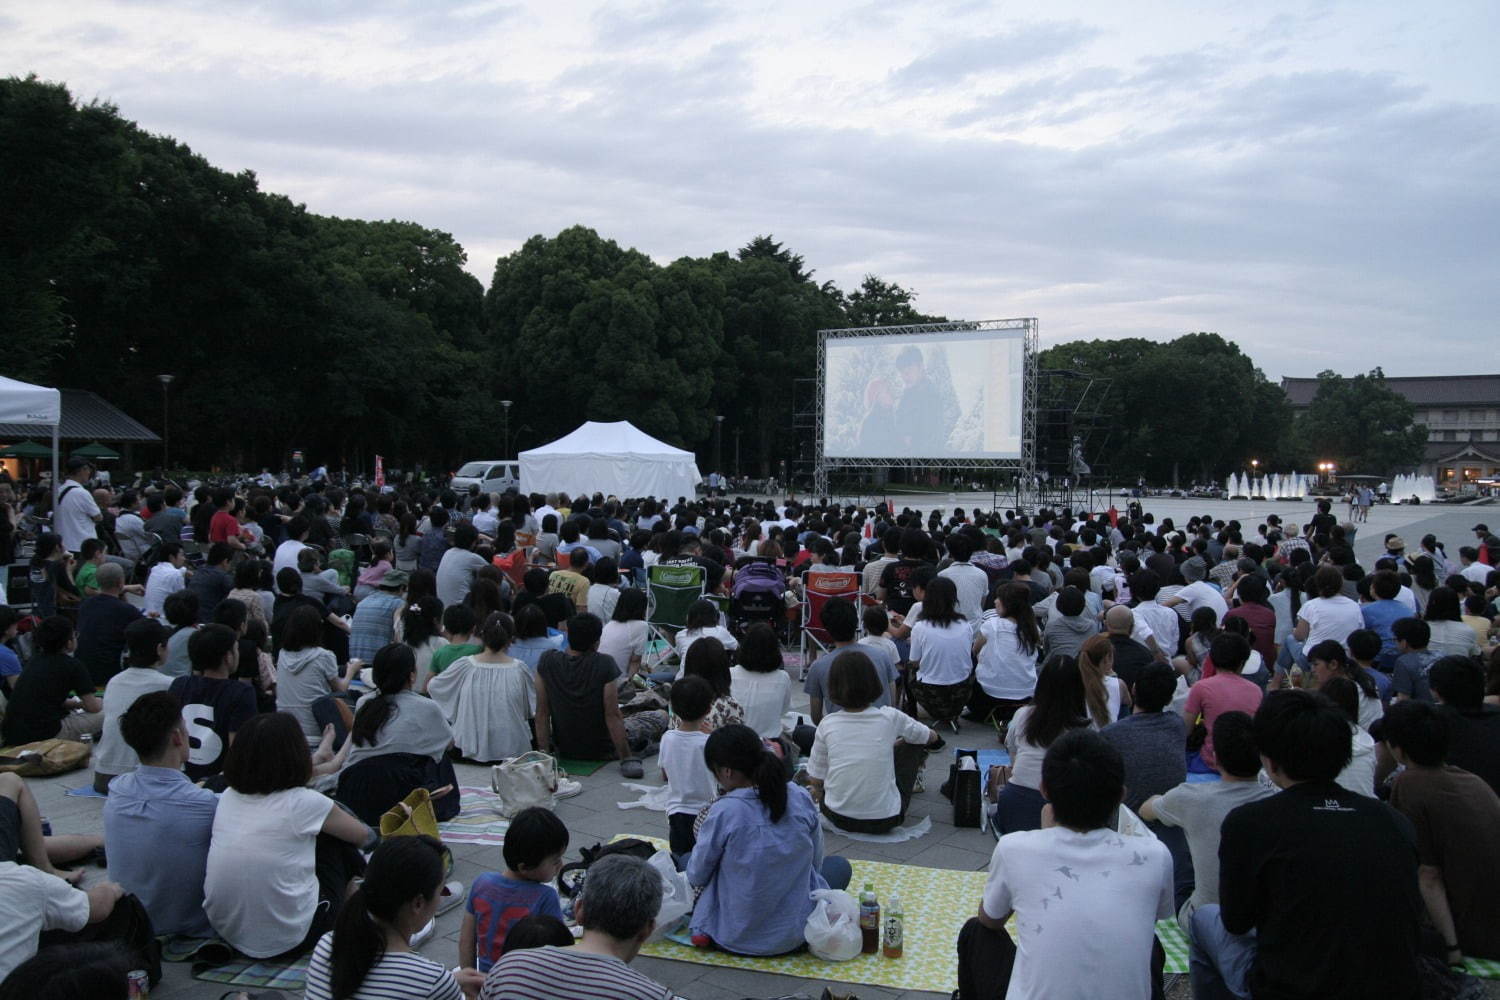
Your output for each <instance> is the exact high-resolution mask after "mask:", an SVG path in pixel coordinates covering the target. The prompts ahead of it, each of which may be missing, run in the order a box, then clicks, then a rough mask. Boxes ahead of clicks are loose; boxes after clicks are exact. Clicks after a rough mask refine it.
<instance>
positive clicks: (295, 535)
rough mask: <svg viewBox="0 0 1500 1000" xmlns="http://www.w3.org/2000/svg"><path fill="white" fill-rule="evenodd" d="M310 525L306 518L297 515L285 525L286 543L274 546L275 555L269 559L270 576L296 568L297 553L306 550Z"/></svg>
mask: <svg viewBox="0 0 1500 1000" xmlns="http://www.w3.org/2000/svg"><path fill="white" fill-rule="evenodd" d="M310 527H311V525H309V524H308V522H307V517H306V516H305V515H302V514H298V515H297V516H296V517H294V518H292V519H291V520H290V521H288V522H287V523H286V541H284V542H282V543H281V544H280V545H278V546H276V554H275V555H274V556H273V557H272V558H271V574H272V576H273V577H274V576H275V575H276V574H277V573H280V572H281V571H282V570H284V569H296V568H297V553H299V552H301V551H302V550H303V549H305V548H307V542H306V541H304V539H306V538H307V532H308V529H309V528H310Z"/></svg>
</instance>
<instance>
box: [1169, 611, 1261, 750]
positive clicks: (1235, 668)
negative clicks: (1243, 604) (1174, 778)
mask: <svg viewBox="0 0 1500 1000" xmlns="http://www.w3.org/2000/svg"><path fill="white" fill-rule="evenodd" d="M1209 656H1210V657H1211V658H1212V659H1213V661H1214V673H1213V676H1212V677H1205V678H1203V679H1202V680H1200V681H1199V682H1198V683H1196V684H1194V685H1193V686H1192V688H1191V689H1190V690H1189V691H1188V698H1187V706H1186V707H1185V708H1184V709H1183V710H1182V718H1183V721H1184V722H1186V723H1187V727H1188V729H1189V730H1190V731H1191V730H1192V728H1193V724H1194V723H1195V722H1197V720H1198V716H1200V715H1201V716H1203V725H1204V726H1205V727H1206V728H1207V729H1208V738H1207V739H1205V740H1204V741H1203V750H1202V751H1201V754H1200V755H1201V756H1202V758H1203V763H1204V764H1206V765H1208V767H1210V768H1213V767H1215V766H1217V761H1216V760H1215V758H1214V737H1213V732H1214V720H1216V719H1218V717H1219V716H1220V715H1221V714H1222V713H1224V712H1244V713H1246V714H1247V715H1254V714H1255V710H1256V709H1257V708H1259V707H1260V700H1261V697H1262V694H1263V692H1262V691H1261V689H1260V687H1259V686H1258V685H1257V684H1256V683H1255V682H1254V681H1252V680H1249V679H1247V678H1246V677H1245V676H1243V675H1242V674H1241V673H1240V670H1241V669H1242V668H1243V667H1244V666H1245V661H1246V660H1248V659H1249V658H1250V643H1248V642H1246V641H1245V637H1244V636H1242V635H1239V634H1237V633H1235V632H1221V633H1219V635H1218V636H1217V637H1216V638H1215V639H1214V641H1213V645H1212V646H1211V647H1210V648H1209Z"/></svg>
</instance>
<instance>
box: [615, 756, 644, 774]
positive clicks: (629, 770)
mask: <svg viewBox="0 0 1500 1000" xmlns="http://www.w3.org/2000/svg"><path fill="white" fill-rule="evenodd" d="M620 773H621V774H622V775H624V776H625V777H627V778H644V777H645V776H646V766H645V765H644V764H642V763H641V759H640V758H639V757H626V758H625V759H624V760H622V761H620Z"/></svg>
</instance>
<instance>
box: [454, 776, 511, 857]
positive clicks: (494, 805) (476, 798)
mask: <svg viewBox="0 0 1500 1000" xmlns="http://www.w3.org/2000/svg"><path fill="white" fill-rule="evenodd" d="M458 793H459V797H460V798H459V801H460V802H461V803H462V805H461V806H460V807H459V810H458V815H457V816H455V817H453V818H452V819H450V820H448V821H447V822H445V823H439V824H438V833H439V834H440V835H441V836H442V838H443V843H445V844H503V843H505V831H506V830H508V829H509V828H510V820H508V819H506V818H505V817H504V816H501V815H500V796H498V795H496V794H495V793H494V792H492V791H490V790H489V789H488V788H470V787H468V786H467V785H465V786H463V787H461V788H459V790H458Z"/></svg>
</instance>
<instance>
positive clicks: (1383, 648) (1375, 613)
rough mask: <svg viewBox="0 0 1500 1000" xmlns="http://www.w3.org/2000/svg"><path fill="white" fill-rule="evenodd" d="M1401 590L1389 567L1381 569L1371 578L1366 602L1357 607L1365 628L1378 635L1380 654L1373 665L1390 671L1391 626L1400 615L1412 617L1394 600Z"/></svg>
mask: <svg viewBox="0 0 1500 1000" xmlns="http://www.w3.org/2000/svg"><path fill="white" fill-rule="evenodd" d="M1400 593H1401V578H1400V577H1398V576H1397V575H1396V574H1395V573H1393V572H1391V571H1390V570H1381V571H1380V572H1378V573H1376V574H1375V575H1374V576H1373V577H1371V578H1370V596H1372V597H1373V598H1375V600H1373V601H1371V602H1370V603H1369V604H1363V605H1361V606H1360V609H1359V613H1360V615H1361V616H1362V617H1363V618H1364V620H1365V628H1367V629H1369V630H1370V631H1372V632H1374V633H1375V634H1376V635H1378V636H1380V655H1379V656H1378V657H1376V659H1375V665H1376V666H1377V667H1379V668H1380V669H1381V670H1384V671H1386V672H1387V673H1389V672H1390V671H1391V670H1393V669H1394V668H1395V666H1396V657H1397V656H1398V655H1399V653H1398V652H1397V650H1396V639H1395V637H1394V636H1393V635H1392V634H1391V626H1392V625H1394V624H1396V622H1398V621H1400V620H1401V619H1403V618H1410V617H1412V609H1411V608H1409V607H1407V606H1406V605H1405V604H1402V603H1401V602H1400V601H1398V600H1396V596H1397V595H1398V594H1400Z"/></svg>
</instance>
